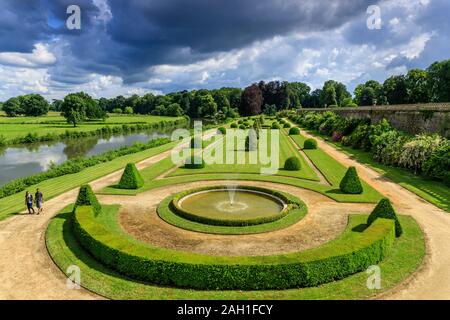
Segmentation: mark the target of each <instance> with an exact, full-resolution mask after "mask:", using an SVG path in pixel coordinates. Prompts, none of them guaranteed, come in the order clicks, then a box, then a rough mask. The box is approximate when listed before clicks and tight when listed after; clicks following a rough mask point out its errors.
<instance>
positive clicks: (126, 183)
mask: <svg viewBox="0 0 450 320" xmlns="http://www.w3.org/2000/svg"><path fill="white" fill-rule="evenodd" d="M143 186H144V179H142V176H141V173H140V172H139V171H138V169H137V168H136V165H135V164H134V163H129V164H127V166H126V167H125V171H124V172H123V174H122V178H121V179H120V182H119V185H118V187H119V188H120V189H139V188H142V187H143Z"/></svg>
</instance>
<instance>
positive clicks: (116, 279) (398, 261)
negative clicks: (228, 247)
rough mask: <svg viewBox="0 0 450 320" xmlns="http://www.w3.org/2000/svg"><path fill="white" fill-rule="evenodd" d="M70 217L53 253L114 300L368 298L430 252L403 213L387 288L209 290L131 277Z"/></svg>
mask: <svg viewBox="0 0 450 320" xmlns="http://www.w3.org/2000/svg"><path fill="white" fill-rule="evenodd" d="M107 210H108V211H106V212H107V214H106V215H105V216H104V217H106V218H105V219H106V220H104V221H103V220H102V221H101V223H102V224H103V225H105V226H106V227H107V228H112V229H110V230H113V229H114V228H117V227H116V226H114V222H111V221H112V219H109V218H111V215H110V214H111V213H112V212H114V211H117V208H114V207H109V209H107ZM108 212H109V213H108ZM104 213H105V212H104ZM70 216H71V208H70V207H69V208H67V209H65V210H63V211H62V213H61V214H59V215H58V216H56V217H55V218H54V219H52V221H51V222H50V225H49V227H48V229H47V232H46V244H47V248H48V250H49V253H50V255H51V256H52V258H53V260H54V261H55V263H56V264H57V265H58V266H59V267H60V269H61V270H62V271H63V272H66V270H67V268H68V267H69V266H70V265H77V266H78V267H80V269H81V274H82V275H83V276H82V286H84V287H85V288H88V289H89V290H91V291H93V292H96V293H98V294H101V295H103V296H105V297H108V298H111V299H223V300H233V299H252V300H255V299H363V298H367V297H370V296H372V295H374V294H377V293H379V292H380V291H383V290H386V289H388V288H391V287H393V286H395V285H396V284H398V283H399V282H401V281H402V280H404V279H406V278H407V277H408V276H410V275H411V274H412V273H413V272H414V271H415V270H416V269H417V267H418V266H419V265H420V264H421V261H422V259H423V257H424V254H425V242H424V238H423V234H422V232H421V230H420V228H419V226H418V225H417V224H416V222H415V221H414V220H413V219H412V218H410V217H405V216H401V217H400V221H401V223H402V225H403V226H404V229H405V234H404V235H403V236H402V237H401V238H399V239H397V240H396V241H395V243H394V246H393V248H392V249H391V253H390V255H389V256H388V257H387V258H385V259H384V260H383V262H381V263H380V264H379V266H380V268H381V277H382V282H381V284H382V289H381V290H371V289H368V288H367V285H366V282H367V278H368V276H369V275H368V274H366V273H365V272H361V273H358V274H355V275H352V276H349V277H347V278H345V279H343V280H340V281H335V282H331V283H328V284H324V285H321V286H318V287H312V288H302V289H288V290H264V291H242V290H226V291H215V290H214V291H206V290H189V289H180V288H168V287H161V286H155V285H148V284H144V283H139V282H135V281H132V280H129V279H126V278H124V277H122V276H121V275H119V274H117V273H116V272H114V271H112V270H110V269H108V268H106V267H105V266H103V265H102V264H100V263H98V262H97V261H96V260H95V259H93V258H92V256H91V255H89V254H88V253H87V252H86V251H84V249H83V248H81V247H80V246H79V244H78V242H77V241H76V239H75V238H74V236H73V234H72V232H71V226H70V223H69V218H70ZM100 216H102V215H100ZM104 217H103V218H104ZM103 218H101V219H103ZM366 219H367V216H366V215H361V216H359V215H352V216H351V217H350V220H349V225H348V227H347V229H346V231H345V232H344V234H343V235H342V237H347V236H348V235H349V233H352V232H354V231H352V230H353V229H354V228H356V227H358V228H357V229H360V228H361V227H363V224H364V223H365V221H366ZM108 220H109V222H107V221H108ZM355 230H356V229H355Z"/></svg>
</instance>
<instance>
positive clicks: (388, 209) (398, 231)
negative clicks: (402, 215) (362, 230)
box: [367, 198, 403, 237]
mask: <svg viewBox="0 0 450 320" xmlns="http://www.w3.org/2000/svg"><path fill="white" fill-rule="evenodd" d="M378 218H383V219H391V220H394V221H395V236H396V237H400V236H401V235H402V233H403V230H402V226H401V224H400V221H399V220H398V217H397V214H396V213H395V210H394V208H393V207H392V204H391V202H390V201H389V199H387V198H384V199H381V200H380V202H379V203H378V204H377V206H376V207H375V209H373V211H372V213H371V214H370V215H369V218H368V219H367V224H368V225H369V226H370V225H371V224H372V223H373V222H374V221H375V220H376V219H378Z"/></svg>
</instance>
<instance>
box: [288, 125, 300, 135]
mask: <svg viewBox="0 0 450 320" xmlns="http://www.w3.org/2000/svg"><path fill="white" fill-rule="evenodd" d="M299 134H300V129H299V128H296V127H294V128H291V129H289V135H290V136H298V135H299Z"/></svg>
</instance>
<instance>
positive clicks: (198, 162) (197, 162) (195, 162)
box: [184, 155, 206, 169]
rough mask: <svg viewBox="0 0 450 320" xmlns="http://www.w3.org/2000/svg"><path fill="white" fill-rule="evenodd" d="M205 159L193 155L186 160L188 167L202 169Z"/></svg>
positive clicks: (186, 166)
mask: <svg viewBox="0 0 450 320" xmlns="http://www.w3.org/2000/svg"><path fill="white" fill-rule="evenodd" d="M205 165H206V164H205V161H204V160H203V158H202V157H200V156H195V155H192V156H190V157H188V158H187V159H186V160H185V161H184V167H185V168H186V169H202V168H204V167H205Z"/></svg>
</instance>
